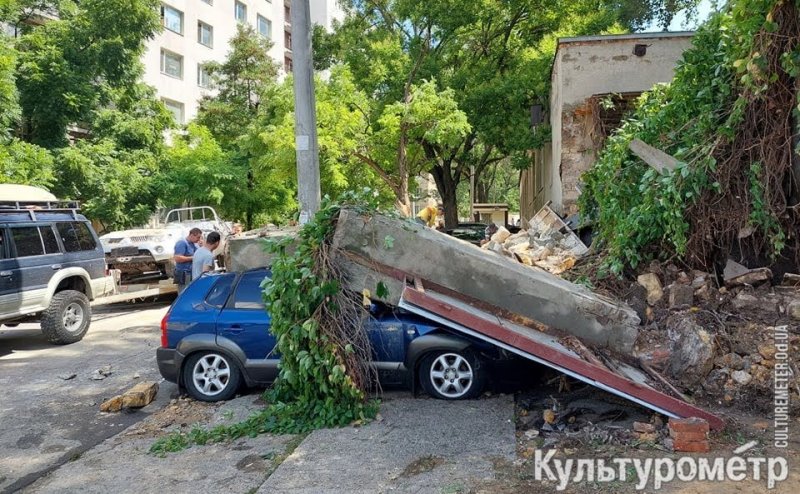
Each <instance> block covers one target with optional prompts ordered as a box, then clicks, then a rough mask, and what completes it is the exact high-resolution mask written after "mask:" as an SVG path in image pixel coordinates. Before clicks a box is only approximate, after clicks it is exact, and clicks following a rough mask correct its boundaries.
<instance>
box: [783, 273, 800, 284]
mask: <svg viewBox="0 0 800 494" xmlns="http://www.w3.org/2000/svg"><path fill="white" fill-rule="evenodd" d="M783 286H800V274H793V273H784V274H783Z"/></svg>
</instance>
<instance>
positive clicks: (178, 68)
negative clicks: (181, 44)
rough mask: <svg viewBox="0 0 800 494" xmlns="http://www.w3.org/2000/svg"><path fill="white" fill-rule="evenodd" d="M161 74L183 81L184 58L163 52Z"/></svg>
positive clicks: (169, 52)
mask: <svg viewBox="0 0 800 494" xmlns="http://www.w3.org/2000/svg"><path fill="white" fill-rule="evenodd" d="M161 73H162V74H167V75H168V76H171V77H176V78H178V79H183V57H182V56H180V55H178V54H177V53H172V52H171V51H167V50H161Z"/></svg>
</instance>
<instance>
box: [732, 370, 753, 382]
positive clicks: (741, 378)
mask: <svg viewBox="0 0 800 494" xmlns="http://www.w3.org/2000/svg"><path fill="white" fill-rule="evenodd" d="M731 379H733V380H734V381H736V383H737V384H741V385H742V386H746V385H747V384H749V383H750V381H752V380H753V376H751V375H750V374H749V373H748V372H745V371H742V370H737V371H733V373H732V374H731Z"/></svg>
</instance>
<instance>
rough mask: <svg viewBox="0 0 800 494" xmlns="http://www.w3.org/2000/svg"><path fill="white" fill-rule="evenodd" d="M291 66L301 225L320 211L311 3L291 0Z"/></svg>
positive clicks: (306, 0) (307, 0) (304, 0)
mask: <svg viewBox="0 0 800 494" xmlns="http://www.w3.org/2000/svg"><path fill="white" fill-rule="evenodd" d="M292 67H293V72H294V119H295V123H294V142H295V149H296V150H297V200H298V202H299V203H300V224H301V225H302V224H304V223H306V222H307V221H308V220H310V219H311V218H312V217H313V216H314V214H315V213H316V212H317V211H318V210H319V203H320V188H319V145H318V144H317V114H316V100H315V98H314V59H313V56H312V52H311V7H310V6H309V0H292Z"/></svg>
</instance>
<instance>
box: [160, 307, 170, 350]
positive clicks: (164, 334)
mask: <svg viewBox="0 0 800 494" xmlns="http://www.w3.org/2000/svg"><path fill="white" fill-rule="evenodd" d="M168 320H169V311H167V313H166V314H164V317H163V318H161V348H167V321H168Z"/></svg>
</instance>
